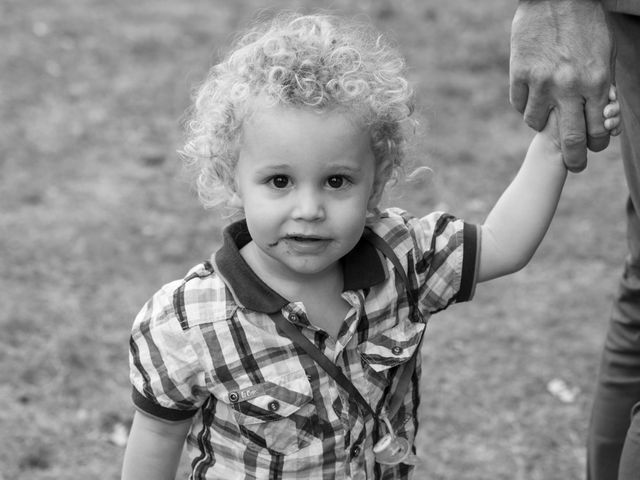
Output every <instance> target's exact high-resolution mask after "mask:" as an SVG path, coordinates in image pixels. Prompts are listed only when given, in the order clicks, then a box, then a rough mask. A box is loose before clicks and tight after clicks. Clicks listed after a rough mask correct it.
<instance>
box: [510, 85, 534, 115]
mask: <svg viewBox="0 0 640 480" xmlns="http://www.w3.org/2000/svg"><path fill="white" fill-rule="evenodd" d="M528 96H529V87H527V84H526V82H524V81H522V80H516V79H514V78H513V77H512V78H511V83H510V85H509V102H511V105H513V108H515V109H516V110H517V111H519V112H520V113H524V109H525V107H526V106H527V97H528Z"/></svg>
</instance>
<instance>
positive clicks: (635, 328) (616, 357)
mask: <svg viewBox="0 0 640 480" xmlns="http://www.w3.org/2000/svg"><path fill="white" fill-rule="evenodd" d="M610 20H611V26H612V28H613V31H614V34H615V36H616V44H617V48H618V56H617V59H618V60H617V63H616V83H617V85H618V93H619V98H620V103H621V108H622V120H623V129H624V130H623V134H622V138H621V147H622V156H623V161H624V166H625V173H626V176H627V184H628V186H629V197H630V198H629V203H628V206H627V239H628V246H629V256H628V258H627V262H626V264H625V270H624V274H623V277H622V280H621V281H620V287H619V292H618V296H617V298H616V300H615V302H614V305H613V310H612V314H611V322H610V325H609V331H608V333H607V339H606V342H605V347H604V351H603V354H602V363H601V366H600V374H599V378H598V384H597V387H596V394H595V399H594V405H593V410H592V417H591V423H590V426H589V439H588V449H587V453H588V462H587V463H588V475H587V478H588V479H590V480H627V479H630V478H634V479H636V480H638V479H640V472H638V471H637V470H636V472H635V476H631V477H623V476H622V475H623V471H624V472H625V473H624V475H626V474H627V473H626V472H628V471H629V470H630V469H633V468H634V467H633V465H631V464H626V465H621V466H620V473H621V476H620V477H618V468H619V464H620V463H621V452H622V449H623V445H625V437H626V436H627V431H628V430H629V436H630V441H629V442H628V444H626V445H625V447H624V448H625V455H624V457H623V459H622V462H625V463H626V462H628V461H629V459H631V458H633V459H634V460H633V461H635V462H636V463H637V460H636V459H637V458H640V450H638V448H639V447H640V443H639V442H635V444H634V442H633V439H634V438H635V439H636V440H637V439H638V438H640V436H638V435H637V434H638V433H640V430H635V432H636V433H634V430H633V429H634V428H640V418H638V419H637V420H634V424H633V428H632V429H631V430H630V429H629V426H630V414H631V409H632V407H633V405H635V404H636V403H637V402H640V217H639V216H638V215H639V213H640V121H639V117H640V17H635V16H629V15H619V14H612V15H611V18H610ZM636 417H637V415H636Z"/></svg>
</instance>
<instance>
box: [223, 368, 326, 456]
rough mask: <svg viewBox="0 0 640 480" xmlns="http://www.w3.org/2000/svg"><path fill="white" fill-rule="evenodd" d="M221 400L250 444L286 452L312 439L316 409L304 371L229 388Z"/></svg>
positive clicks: (296, 449) (307, 443) (297, 448)
mask: <svg viewBox="0 0 640 480" xmlns="http://www.w3.org/2000/svg"><path fill="white" fill-rule="evenodd" d="M223 401H225V403H228V404H229V406H230V407H231V408H232V410H233V414H234V418H235V420H236V422H237V424H238V428H239V430H240V432H241V433H242V436H243V440H244V441H245V442H246V443H247V445H249V446H250V447H256V448H259V449H260V448H266V449H267V450H269V451H270V452H271V453H272V454H284V455H286V454H290V453H293V452H296V451H298V450H300V449H302V448H305V447H307V446H309V444H311V442H313V441H314V440H316V435H315V431H314V430H315V429H314V427H315V426H316V425H317V423H318V422H317V411H316V407H315V404H314V402H313V391H312V389H311V384H310V383H309V379H308V378H307V376H306V374H305V372H304V371H300V372H296V373H293V374H289V375H286V376H283V377H279V378H276V379H269V381H265V382H264V383H261V384H254V385H251V386H250V387H246V388H243V389H240V390H234V391H230V392H229V394H228V398H227V399H223Z"/></svg>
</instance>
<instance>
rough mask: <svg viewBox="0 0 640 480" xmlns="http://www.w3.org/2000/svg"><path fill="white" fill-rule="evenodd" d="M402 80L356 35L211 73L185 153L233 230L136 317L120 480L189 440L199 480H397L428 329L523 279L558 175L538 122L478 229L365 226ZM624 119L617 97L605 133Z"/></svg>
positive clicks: (395, 214)
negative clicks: (504, 282) (298, 335)
mask: <svg viewBox="0 0 640 480" xmlns="http://www.w3.org/2000/svg"><path fill="white" fill-rule="evenodd" d="M403 69H404V65H403V60H402V58H401V57H400V56H399V55H398V54H397V53H396V52H395V51H394V49H393V48H391V47H390V46H389V45H388V44H387V43H385V41H384V40H383V38H382V37H381V36H379V35H378V34H377V33H376V32H373V31H372V30H371V29H370V28H368V27H363V26H361V25H355V24H353V23H349V22H346V21H343V20H340V19H337V18H334V17H331V16H323V15H316V16H299V15H295V14H291V15H287V16H282V17H279V18H277V19H275V20H273V21H272V22H269V23H268V24H265V25H262V26H260V27H256V28H255V29H254V30H252V31H250V32H249V33H248V34H247V35H246V36H244V37H243V38H242V39H241V40H240V41H239V43H238V44H237V45H236V48H235V49H234V51H233V52H232V53H231V54H230V55H229V56H228V57H227V58H226V59H225V60H224V61H223V62H221V63H220V64H218V65H216V66H215V67H214V68H213V69H212V70H211V72H210V74H209V76H208V78H207V80H206V81H205V82H204V84H203V85H202V86H201V88H200V89H199V92H198V94H197V96H196V99H195V102H194V109H193V112H192V117H191V121H190V123H189V124H188V140H187V142H186V146H185V147H184V151H183V153H184V155H185V156H186V158H187V159H188V160H189V161H190V162H191V163H192V164H193V165H195V166H197V167H199V178H198V189H199V193H200V196H201V198H202V200H203V203H204V204H205V205H206V206H211V205H215V204H219V203H221V201H226V204H227V205H228V206H231V207H236V208H238V209H239V211H240V212H242V213H243V215H244V219H243V220H241V221H238V222H236V223H233V224H231V225H229V226H228V227H227V228H226V229H225V232H224V244H223V246H222V247H221V248H220V249H219V250H218V251H217V252H216V253H215V255H214V256H213V257H212V258H211V260H210V261H208V262H205V263H203V264H201V265H198V266H196V267H194V268H193V269H192V270H191V271H190V272H189V274H188V275H187V276H186V277H185V278H184V279H183V280H179V281H175V282H172V283H169V284H167V285H165V286H164V287H162V288H161V289H160V290H159V291H158V292H157V293H156V294H155V295H154V296H153V298H152V299H151V300H149V302H148V303H147V304H146V305H145V306H144V307H143V309H142V310H141V311H140V313H139V314H138V316H137V317H136V320H135V323H134V326H133V333H132V337H131V342H130V347H131V380H132V383H133V400H134V403H135V405H136V408H137V411H136V413H135V417H134V421H133V425H132V429H131V434H130V438H129V443H128V445H127V451H126V454H125V460H124V467H123V475H122V478H123V479H125V480H128V479H141V478H145V479H147V478H148V479H154V480H157V479H173V478H174V476H175V473H176V468H177V464H178V461H179V458H180V455H181V451H182V447H183V444H184V442H185V439H186V444H187V449H188V451H189V453H190V457H191V472H192V473H191V476H190V478H193V479H205V478H206V479H221V478H225V479H235V478H247V479H248V478H261V479H266V478H274V479H275V478H278V479H293V478H304V479H339V478H341V479H346V478H351V479H356V478H360V479H364V478H371V479H373V478H384V479H400V478H409V476H410V474H411V471H412V468H413V467H412V465H411V464H412V463H414V460H415V458H413V455H411V454H410V453H411V451H413V452H414V453H415V448H414V447H413V440H414V438H415V433H416V429H417V419H418V416H417V414H416V413H417V408H418V403H419V393H420V390H419V384H418V380H419V376H420V364H419V359H420V355H419V349H418V347H419V344H420V341H421V338H422V334H423V331H424V329H425V324H426V321H427V319H428V318H429V316H430V315H431V314H433V313H435V312H438V311H440V310H442V309H444V308H446V307H447V306H449V305H450V304H452V303H454V302H462V301H466V300H469V299H470V298H471V297H472V295H473V292H474V287H475V285H476V283H477V282H482V281H485V280H489V279H492V278H496V277H499V276H501V275H506V274H508V273H511V272H515V271H516V270H518V269H520V268H521V267H523V266H524V265H525V264H526V263H527V262H528V261H529V259H530V258H531V256H532V255H533V253H534V251H535V249H536V248H537V246H538V244H539V243H540V241H541V239H542V237H543V235H544V234H545V231H546V230H547V227H548V225H549V223H550V221H551V218H552V215H553V213H554V210H555V208H556V205H557V202H558V199H559V196H560V192H561V189H562V186H563V184H564V181H565V178H566V169H565V167H564V165H563V161H562V157H561V153H560V148H559V144H558V140H557V138H556V135H555V134H556V123H555V114H554V113H553V112H552V114H551V116H550V121H549V123H548V125H547V127H546V128H545V130H544V131H542V132H540V133H538V134H537V135H536V136H535V138H534V139H533V141H532V143H531V145H530V147H529V150H528V152H527V155H526V158H525V160H524V163H523V165H522V167H521V169H520V172H519V173H518V175H517V176H516V178H515V179H514V180H513V182H512V183H511V185H510V186H509V187H508V188H507V190H506V191H505V192H504V194H503V195H502V197H501V198H500V199H499V201H498V202H497V204H496V205H495V207H494V208H493V210H492V211H491V213H490V214H489V216H488V218H487V220H486V222H485V223H484V224H483V225H481V226H479V225H472V224H469V223H465V222H464V221H462V220H460V219H457V218H455V217H453V216H451V215H448V214H444V213H431V214H428V215H426V216H424V217H421V218H417V217H414V216H412V215H410V214H409V213H407V212H405V211H402V210H399V209H394V208H391V209H387V210H382V211H381V210H379V209H378V208H377V206H378V202H379V200H380V197H381V195H382V193H383V191H384V188H385V185H386V184H387V182H388V181H389V180H390V179H391V178H392V177H393V176H394V175H395V174H396V172H397V171H398V169H399V168H400V167H401V163H402V160H403V153H404V143H405V131H406V126H407V124H408V123H409V118H410V115H411V113H412V92H411V89H410V87H409V85H408V83H407V81H406V79H405V78H404V76H403ZM618 113H619V107H618V105H617V102H616V101H615V93H614V91H613V90H612V95H611V102H610V104H609V105H608V106H607V108H606V109H605V112H604V117H605V119H604V122H605V125H606V127H607V128H608V129H609V130H610V131H612V133H617V129H618V125H619V118H618ZM365 232H366V235H365ZM371 232H373V234H375V235H373V236H377V237H380V238H381V239H382V241H383V245H387V246H388V247H390V249H391V250H392V251H393V253H389V252H388V251H386V252H385V251H382V250H381V248H380V244H374V243H375V242H374V243H372V241H370V240H368V239H369V238H370V237H371V236H372V234H371ZM394 256H395V257H397V258H398V259H399V261H400V264H401V266H400V268H399V267H398V266H397V264H394V258H393V257H394ZM404 277H406V278H404ZM282 321H284V322H285V323H286V324H288V325H293V326H295V329H297V330H299V331H301V332H302V334H303V336H304V337H305V338H306V339H308V340H310V341H311V342H312V343H313V344H314V345H315V347H317V349H319V350H320V351H321V352H322V353H323V354H324V355H325V356H326V357H328V359H329V361H330V363H331V365H332V366H335V367H337V370H339V371H340V372H342V373H343V374H344V376H346V377H347V378H348V381H347V384H348V385H347V386H345V384H344V383H340V382H339V381H338V380H337V377H338V375H339V374H336V373H335V372H333V373H332V372H331V371H330V370H331V368H326V367H325V366H322V365H321V364H320V363H318V361H316V360H314V359H313V358H312V356H310V354H309V353H307V350H305V348H306V347H303V346H302V342H300V341H298V340H295V339H292V337H291V336H290V335H289V334H288V333H286V329H284V328H283V327H282V326H281V322H282ZM279 322H280V323H279ZM295 329H294V330H295ZM416 351H417V352H418V354H417V355H414V353H415V352H416ZM412 362H414V363H415V366H414V367H412V368H413V369H407V368H405V367H404V365H412ZM406 371H408V372H409V374H410V377H409V376H408V377H407V378H408V380H409V384H408V385H406V387H403V386H402V382H403V381H404V380H402V379H401V377H402V372H406ZM349 382H350V383H349ZM349 385H351V386H349ZM403 388H406V393H404V394H402V395H401V398H400V401H399V406H398V407H397V408H395V409H392V408H391V407H390V406H389V403H390V399H391V398H392V397H393V396H394V392H396V391H401V392H402V390H403ZM354 389H355V390H354ZM360 396H361V397H363V399H364V402H366V403H365V404H364V405H363V401H362V399H360V398H359V397H360ZM372 412H373V413H372ZM392 441H395V442H396V443H393V442H392ZM388 444H390V445H391V446H389V445H388ZM407 449H409V450H410V451H409V452H407ZM398 452H400V456H399V457H397V459H395V460H394V458H395V457H394V455H397V454H398Z"/></svg>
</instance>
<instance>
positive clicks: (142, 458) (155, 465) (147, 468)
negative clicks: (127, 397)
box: [121, 412, 191, 480]
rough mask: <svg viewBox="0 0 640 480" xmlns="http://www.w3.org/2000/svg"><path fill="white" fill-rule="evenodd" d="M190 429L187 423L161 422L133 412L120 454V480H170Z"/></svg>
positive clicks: (172, 479)
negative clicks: (129, 429)
mask: <svg viewBox="0 0 640 480" xmlns="http://www.w3.org/2000/svg"><path fill="white" fill-rule="evenodd" d="M190 426H191V420H187V421H184V422H165V421H162V420H159V419H156V418H153V417H151V416H149V415H145V414H143V413H140V412H135V414H134V417H133V424H132V425H131V432H130V433H129V440H128V442H127V450H126V451H125V454H124V463H123V467H122V477H121V478H122V480H140V479H141V478H149V479H153V480H174V479H175V477H176V471H177V470H178V464H179V462H180V455H181V454H182V447H183V445H184V441H185V438H186V436H187V432H188V431H189V427H190Z"/></svg>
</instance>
